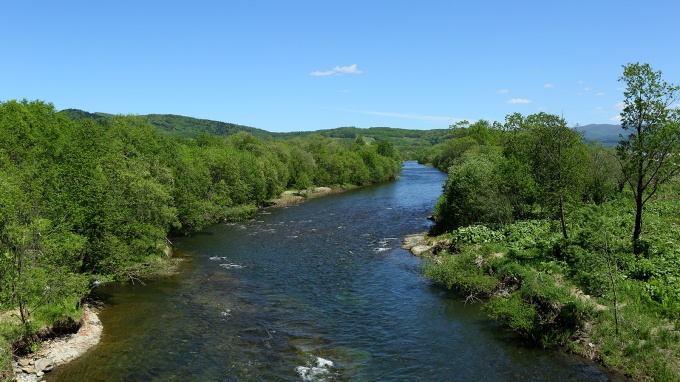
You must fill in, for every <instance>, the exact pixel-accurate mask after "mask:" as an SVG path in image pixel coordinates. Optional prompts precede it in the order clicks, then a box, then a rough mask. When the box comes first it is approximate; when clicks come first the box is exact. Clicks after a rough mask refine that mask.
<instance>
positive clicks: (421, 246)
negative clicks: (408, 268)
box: [401, 232, 433, 256]
mask: <svg viewBox="0 0 680 382" xmlns="http://www.w3.org/2000/svg"><path fill="white" fill-rule="evenodd" d="M401 247H402V248H404V249H408V250H409V251H411V253H413V254H414V255H416V256H420V255H422V254H423V253H425V252H427V251H429V250H431V249H432V247H433V246H432V243H430V242H429V240H428V239H427V233H425V232H423V233H417V234H414V235H408V236H406V237H404V244H403V245H402V246H401Z"/></svg>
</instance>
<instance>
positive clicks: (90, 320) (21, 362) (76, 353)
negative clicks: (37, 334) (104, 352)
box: [12, 306, 103, 382]
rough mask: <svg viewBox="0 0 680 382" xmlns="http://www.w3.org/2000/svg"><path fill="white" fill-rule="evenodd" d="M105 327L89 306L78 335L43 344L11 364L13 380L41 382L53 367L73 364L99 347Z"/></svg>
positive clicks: (55, 339)
mask: <svg viewBox="0 0 680 382" xmlns="http://www.w3.org/2000/svg"><path fill="white" fill-rule="evenodd" d="M102 329H103V328H102V324H101V321H100V320H99V316H98V315H97V311H96V310H95V309H94V308H92V307H90V306H86V307H84V308H83V315H82V318H81V319H80V328H79V329H78V331H77V332H76V333H73V334H67V335H64V336H58V337H56V338H52V339H49V340H47V341H44V342H43V343H42V344H41V346H40V350H39V351H38V352H36V353H32V354H29V355H26V356H23V357H19V358H17V359H15V360H14V362H13V363H12V368H13V371H14V380H15V381H18V382H35V381H42V380H43V376H44V375H45V373H48V372H50V371H51V370H52V369H53V368H54V367H57V366H59V365H62V364H65V363H67V362H70V361H72V360H74V359H76V358H78V357H80V356H81V355H83V354H84V353H85V352H86V351H88V350H89V349H90V348H91V347H93V346H95V345H97V344H98V343H99V341H100V339H101V336H102Z"/></svg>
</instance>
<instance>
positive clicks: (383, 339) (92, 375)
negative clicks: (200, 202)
mask: <svg viewBox="0 0 680 382" xmlns="http://www.w3.org/2000/svg"><path fill="white" fill-rule="evenodd" d="M443 180H444V175H443V174H442V173H440V172H439V171H437V170H434V169H431V168H428V167H424V166H419V165H417V164H415V163H413V162H407V163H406V164H405V167H404V170H403V173H402V177H401V178H400V179H398V180H397V181H394V182H390V183H387V184H383V185H378V186H371V187H366V188H362V189H358V190H352V191H349V192H347V193H344V194H339V195H332V196H328V197H324V198H320V199H314V200H311V201H309V202H307V203H304V204H302V205H297V206H293V207H288V208H282V209H270V210H267V211H264V212H263V213H262V214H261V215H259V216H258V217H257V218H256V219H254V220H252V221H248V222H243V223H233V224H219V225H215V226H213V227H210V228H209V229H208V230H206V231H204V232H201V233H199V234H196V235H194V236H193V237H189V238H182V239H178V240H177V242H176V245H177V254H178V256H182V257H184V258H186V259H187V261H186V262H185V263H184V265H183V269H182V272H181V273H180V275H179V276H174V277H169V278H166V279H163V280H158V281H154V282H150V283H147V285H125V286H121V285H117V284H110V285H106V286H104V287H102V288H100V289H98V291H97V293H98V294H99V296H100V297H101V298H102V299H104V300H105V301H106V302H108V304H109V307H108V308H106V309H104V311H103V312H102V313H101V319H102V322H103V324H104V336H103V339H102V343H101V344H100V345H99V346H97V347H96V348H94V349H93V350H92V351H91V352H89V353H88V354H86V355H85V356H83V357H81V358H80V359H78V360H76V361H74V362H72V363H71V364H69V365H66V366H63V367H60V368H57V369H56V370H55V371H54V372H52V373H51V375H49V380H50V381H74V380H75V381H186V380H198V381H205V380H207V381H218V380H219V381H262V380H266V381H402V380H403V381H470V380H475V381H515V380H527V381H555V380H562V381H582V380H595V381H598V380H599V381H607V380H610V379H611V378H612V377H611V376H610V375H608V374H606V373H604V372H603V371H602V370H601V369H600V368H598V367H597V366H595V365H593V364H590V363H587V362H584V361H583V360H581V359H579V358H576V357H571V356H568V355H565V354H563V353H560V352H545V351H541V350H540V349H534V348H531V347H527V346H524V345H522V344H521V343H520V342H519V341H517V339H515V338H514V337H513V336H512V335H511V334H509V333H507V332H506V331H504V330H503V329H501V328H499V327H498V326H497V325H495V324H494V323H493V322H491V321H489V320H488V319H486V318H485V317H484V316H483V315H481V314H480V313H479V306H478V305H469V304H468V305H467V306H466V305H465V304H464V303H463V302H461V301H460V300H461V298H460V297H458V296H456V295H454V294H451V293H449V292H447V291H444V290H442V289H441V288H439V287H437V286H433V285H432V284H431V283H430V282H429V281H428V280H426V279H424V278H423V277H422V275H421V274H420V262H419V259H417V258H415V257H413V256H412V255H411V254H410V253H409V252H408V251H405V250H403V249H401V248H400V245H401V238H402V237H404V236H405V235H407V234H411V233H415V232H421V231H425V230H427V228H428V224H429V222H428V221H427V220H426V219H425V217H426V216H427V215H429V214H430V213H431V211H432V208H433V206H434V203H435V201H436V199H437V197H438V196H439V194H440V192H441V184H442V182H443Z"/></svg>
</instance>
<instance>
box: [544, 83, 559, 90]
mask: <svg viewBox="0 0 680 382" xmlns="http://www.w3.org/2000/svg"><path fill="white" fill-rule="evenodd" d="M555 86H557V85H555V84H545V85H543V87H544V88H546V89H553V88H554V87H555Z"/></svg>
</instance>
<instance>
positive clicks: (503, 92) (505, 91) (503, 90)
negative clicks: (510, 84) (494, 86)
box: [496, 89, 510, 94]
mask: <svg viewBox="0 0 680 382" xmlns="http://www.w3.org/2000/svg"><path fill="white" fill-rule="evenodd" d="M508 93H510V90H508V89H500V90H498V91H497V92H496V94H508Z"/></svg>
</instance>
